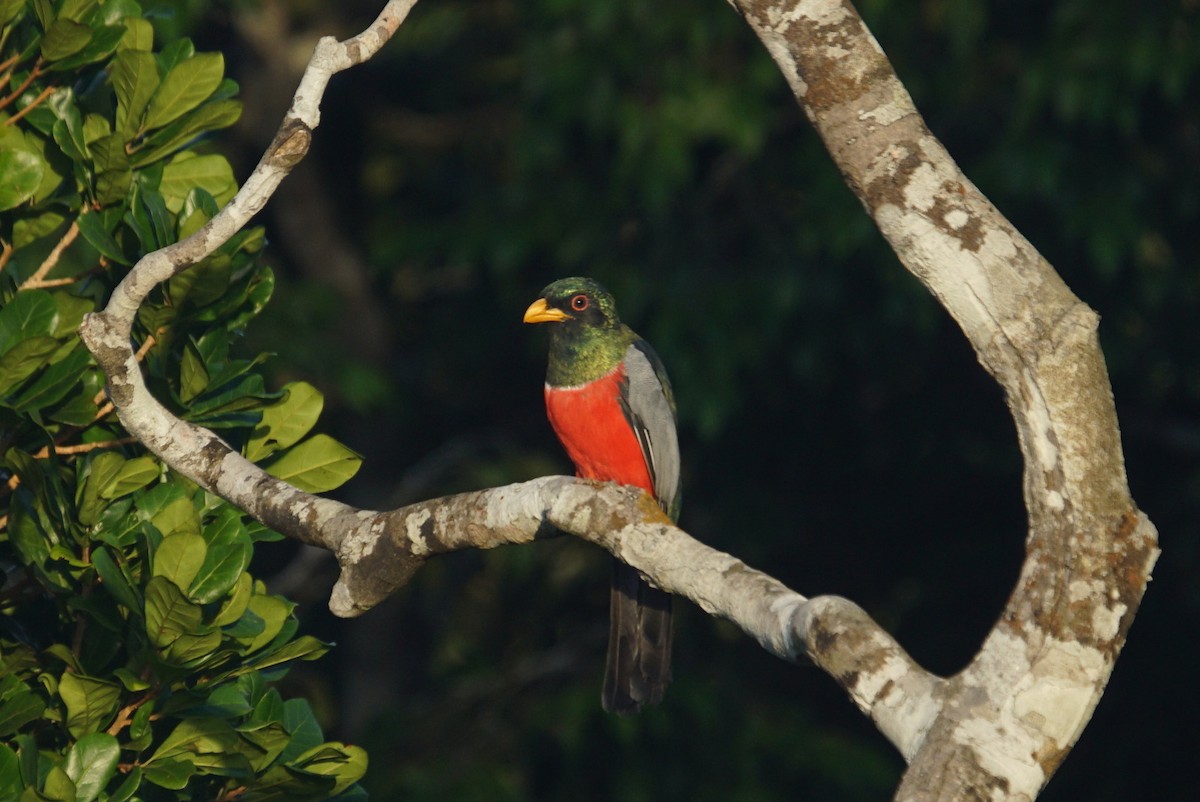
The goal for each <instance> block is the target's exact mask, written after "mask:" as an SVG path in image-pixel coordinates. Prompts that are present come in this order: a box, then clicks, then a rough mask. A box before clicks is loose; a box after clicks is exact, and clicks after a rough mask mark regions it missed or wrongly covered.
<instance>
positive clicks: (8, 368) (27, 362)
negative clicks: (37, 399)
mask: <svg viewBox="0 0 1200 802" xmlns="http://www.w3.org/2000/svg"><path fill="white" fill-rule="evenodd" d="M59 345H60V343H59V341H58V340H56V339H54V338H53V337H30V338H29V339H26V340H21V341H20V342H19V343H17V344H16V345H15V346H13V347H12V348H10V349H8V351H6V352H5V353H4V356H0V394H5V395H7V394H8V393H12V392H14V391H15V390H16V389H17V385H19V384H20V383H21V382H23V381H25V380H26V379H28V378H29V377H30V376H32V375H33V374H34V373H35V372H37V370H38V369H39V368H41V367H42V366H43V365H45V364H46V363H47V362H49V361H50V359H51V357H53V356H54V354H55V352H56V351H58V348H59Z"/></svg>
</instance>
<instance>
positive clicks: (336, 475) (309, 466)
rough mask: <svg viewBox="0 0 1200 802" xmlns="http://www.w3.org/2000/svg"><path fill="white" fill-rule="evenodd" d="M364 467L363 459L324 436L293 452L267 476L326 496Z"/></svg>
mask: <svg viewBox="0 0 1200 802" xmlns="http://www.w3.org/2000/svg"><path fill="white" fill-rule="evenodd" d="M361 465H362V457H361V456H360V455H358V454H356V453H354V452H353V451H351V450H350V449H348V448H346V447H345V446H344V445H342V444H341V443H339V442H338V441H337V440H334V439H333V438H332V437H330V436H328V435H324V434H318V435H315V436H313V437H311V438H309V439H308V440H305V441H304V442H303V443H300V444H299V445H297V446H295V447H294V448H292V449H291V450H290V451H288V452H287V453H285V454H284V455H283V456H282V457H280V458H279V459H277V460H275V462H273V463H271V465H270V466H269V467H268V468H267V473H269V474H271V475H272V476H274V477H276V478H278V479H282V480H284V481H285V482H289V483H290V484H292V485H295V486H296V487H298V488H300V489H301V490H304V491H306V492H308V493H323V492H325V491H327V490H332V489H333V488H335V487H339V486H341V485H342V484H345V483H346V482H347V481H348V480H349V479H350V478H351V477H352V476H354V474H356V473H358V469H359V467H360V466H361Z"/></svg>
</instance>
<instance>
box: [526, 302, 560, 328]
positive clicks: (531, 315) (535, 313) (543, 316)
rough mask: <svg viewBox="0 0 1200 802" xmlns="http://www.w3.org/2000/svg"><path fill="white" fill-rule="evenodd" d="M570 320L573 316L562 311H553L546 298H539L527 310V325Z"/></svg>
mask: <svg viewBox="0 0 1200 802" xmlns="http://www.w3.org/2000/svg"><path fill="white" fill-rule="evenodd" d="M570 319H571V316H570V315H568V314H567V313H566V312H564V311H562V310H561V309H551V308H550V307H549V306H547V305H546V299H545V298H538V299H537V300H536V301H534V302H533V303H531V304H530V305H529V308H528V309H526V310H525V322H526V323H558V322H560V321H563V320H570Z"/></svg>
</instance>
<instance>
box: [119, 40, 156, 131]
mask: <svg viewBox="0 0 1200 802" xmlns="http://www.w3.org/2000/svg"><path fill="white" fill-rule="evenodd" d="M109 80H110V81H112V87H113V91H114V92H115V93H116V95H117V117H116V128H117V130H118V131H123V132H125V133H127V134H132V133H136V132H137V131H138V130H139V129H140V127H141V121H142V115H143V114H144V113H145V111H146V107H147V106H148V105H149V104H150V98H152V97H153V96H154V92H155V91H156V90H157V89H158V86H159V83H160V79H159V76H158V63H157V62H156V61H155V60H154V56H153V55H152V54H150V53H148V52H146V51H145V50H122V51H121V52H119V53H118V54H117V57H116V58H115V59H113V65H112V70H111V77H110V78H109Z"/></svg>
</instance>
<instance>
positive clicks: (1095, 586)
mask: <svg viewBox="0 0 1200 802" xmlns="http://www.w3.org/2000/svg"><path fill="white" fill-rule="evenodd" d="M1067 598H1068V599H1070V601H1071V603H1072V604H1074V603H1077V602H1081V601H1090V600H1092V599H1102V598H1104V582H1103V580H1100V579H1076V580H1075V581H1074V582H1072V583H1071V584H1070V585H1068V586H1067Z"/></svg>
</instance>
